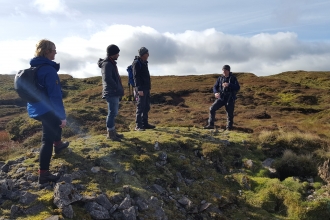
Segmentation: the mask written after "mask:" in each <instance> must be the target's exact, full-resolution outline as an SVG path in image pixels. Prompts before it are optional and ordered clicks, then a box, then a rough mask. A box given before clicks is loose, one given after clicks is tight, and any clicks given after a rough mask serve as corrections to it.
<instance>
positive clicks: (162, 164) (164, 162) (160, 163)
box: [155, 161, 167, 167]
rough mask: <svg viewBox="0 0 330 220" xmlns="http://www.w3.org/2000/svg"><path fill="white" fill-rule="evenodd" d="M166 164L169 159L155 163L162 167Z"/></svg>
mask: <svg viewBox="0 0 330 220" xmlns="http://www.w3.org/2000/svg"><path fill="white" fill-rule="evenodd" d="M165 164H167V161H157V162H156V164H155V165H156V167H162V166H164V165H165Z"/></svg>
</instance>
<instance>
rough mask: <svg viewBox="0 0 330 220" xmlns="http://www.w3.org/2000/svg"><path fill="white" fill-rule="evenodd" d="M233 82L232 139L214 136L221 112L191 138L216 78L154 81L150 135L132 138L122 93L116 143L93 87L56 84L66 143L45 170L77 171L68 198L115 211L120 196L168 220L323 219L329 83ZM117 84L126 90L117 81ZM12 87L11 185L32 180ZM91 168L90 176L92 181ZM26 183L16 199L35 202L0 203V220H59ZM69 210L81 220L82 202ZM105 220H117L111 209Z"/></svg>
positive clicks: (31, 130)
mask: <svg viewBox="0 0 330 220" xmlns="http://www.w3.org/2000/svg"><path fill="white" fill-rule="evenodd" d="M234 74H235V75H236V76H237V79H238V81H239V82H240V85H241V90H240V92H239V93H238V99H237V102H236V106H235V118H234V121H235V122H234V130H233V131H230V132H228V131H224V127H225V125H226V113H225V110H224V109H220V110H219V111H218V112H217V115H216V118H217V121H216V126H217V129H216V130H214V131H213V130H212V131H208V130H203V129H202V127H203V126H204V125H205V124H206V123H207V118H208V109H209V107H210V105H211V104H212V103H213V101H214V96H213V94H212V87H213V84H214V82H215V81H216V79H217V77H218V76H219V75H218V74H209V75H203V76H153V77H152V89H151V102H152V106H151V110H150V114H149V118H150V123H151V124H155V125H156V126H157V127H156V129H155V130H148V131H146V132H134V131H133V129H134V126H135V118H134V117H135V105H134V102H132V101H131V97H130V96H129V91H128V88H126V90H125V96H124V97H123V100H122V101H121V107H120V110H119V115H118V117H117V118H116V126H117V130H118V131H119V132H121V133H123V134H124V135H125V139H124V140H123V142H121V143H113V142H111V141H109V140H106V138H105V134H106V128H105V119H106V116H107V106H106V102H105V101H104V100H102V99H101V91H102V84H101V77H92V78H86V79H75V78H72V77H71V76H69V75H60V78H61V83H62V86H63V92H64V93H63V94H64V102H65V107H66V111H67V120H68V126H67V127H66V128H64V130H63V137H64V138H65V139H67V140H69V141H70V142H71V143H70V149H69V150H67V151H65V152H63V153H62V154H61V155H60V156H56V157H53V158H52V161H51V170H53V171H59V170H65V173H66V174H72V173H74V172H83V173H84V176H83V177H82V178H79V179H74V180H72V183H73V184H74V185H76V186H78V185H79V186H80V185H81V186H83V187H81V189H79V190H78V191H79V193H80V194H81V195H84V196H93V195H96V196H97V195H100V194H102V193H103V194H105V195H106V196H107V197H108V198H109V200H110V201H111V202H112V203H116V204H117V203H118V201H117V200H116V198H118V197H120V198H122V199H123V198H125V197H126V195H127V194H129V195H130V197H131V198H132V199H136V198H143V199H145V200H148V199H149V198H151V196H154V197H157V199H158V200H159V201H160V203H161V204H162V205H161V207H162V209H163V210H164V213H165V214H164V216H166V217H167V218H168V219H327V218H328V216H330V199H329V193H330V185H329V183H330V170H329V168H328V165H329V161H328V160H329V159H330V141H329V138H330V132H329V130H330V110H329V109H330V90H329V87H330V84H329V82H330V72H305V71H295V72H285V73H280V74H277V75H273V76H267V77H257V76H255V75H254V74H252V73H234ZM122 81H123V85H124V86H126V85H127V77H126V76H125V77H124V76H123V77H122ZM12 86H13V76H8V75H0V109H1V112H0V165H5V164H8V161H15V160H16V161H17V160H18V159H21V160H22V161H21V160H20V161H21V162H19V163H14V164H13V165H12V166H11V167H10V170H9V171H8V172H6V173H5V172H2V173H0V177H1V178H2V179H12V180H15V181H14V182H19V180H20V179H24V178H25V180H26V175H27V173H30V174H31V175H37V171H38V152H37V149H38V148H39V147H40V139H41V125H40V123H39V122H37V121H35V120H32V119H29V118H28V116H27V113H26V110H25V103H24V102H23V101H22V100H20V99H19V97H18V96H17V95H16V93H15V91H14V90H13V87H12ZM22 157H23V159H22ZM164 157H165V159H164ZM267 158H268V159H270V158H271V159H273V161H274V162H273V163H272V167H271V168H272V169H269V168H268V167H265V160H266V159H267ZM263 162H264V163H263ZM93 167H99V168H100V171H99V172H97V173H93V172H91V169H92V168H93ZM0 168H1V166H0ZM19 168H25V174H24V175H23V174H22V175H19V174H18V173H17V172H18V171H17V170H18V169H19ZM274 169H275V170H276V171H277V172H273V171H274ZM1 178H0V181H1ZM27 182H29V181H27ZM32 182H33V181H32ZM32 182H31V181H30V182H29V183H28V184H30V185H31V187H28V188H27V190H28V191H29V192H31V193H33V194H36V195H38V199H36V200H35V201H34V202H33V203H31V204H29V205H27V204H21V203H20V202H19V201H18V199H16V200H15V199H8V198H7V197H2V198H0V216H3V217H4V218H10V215H11V213H12V211H11V210H12V207H13V206H18V207H21V209H22V210H28V209H29V208H30V207H34V206H36V205H38V204H43V208H40V210H39V211H36V212H33V213H32V214H29V212H24V213H21V214H20V213H18V214H17V216H15V218H16V219H45V218H47V217H50V216H53V215H59V216H60V217H61V218H64V219H69V218H67V217H65V215H63V210H61V209H58V208H57V207H56V206H55V205H54V204H53V194H54V193H53V188H52V187H48V188H46V189H43V190H40V189H39V188H38V187H37V186H35V187H33V186H34V185H33V184H32ZM0 183H1V182H0ZM28 184H27V185H28ZM30 185H29V186H30ZM158 186H160V187H158ZM14 188H15V187H14ZM127 188H129V193H128V192H127ZM15 189H17V190H21V191H22V190H24V189H25V188H24V187H23V186H21V185H17V186H16V188H15ZM25 190H26V189H25ZM3 192H4V189H3V190H2V191H0V194H1V193H3ZM122 199H121V200H122ZM187 199H188V200H189V202H187V204H186V203H185V201H188V200H187ZM119 204H120V203H118V205H119ZM149 206H150V208H149V209H147V210H143V211H141V210H140V209H138V210H139V211H138V217H137V219H157V218H156V217H155V216H153V213H154V212H153V210H154V209H153V208H151V204H149ZM72 208H73V211H74V213H75V216H74V218H73V219H92V217H91V215H90V213H88V212H87V211H86V209H85V206H84V203H83V202H75V203H73V204H72ZM155 213H156V212H155ZM164 216H163V217H161V219H166V218H165V217H164ZM158 217H159V216H158ZM111 218H112V219H125V218H124V217H123V216H122V213H121V212H119V211H118V210H117V211H115V212H114V213H113V214H112V216H111ZM0 219H1V217H0Z"/></svg>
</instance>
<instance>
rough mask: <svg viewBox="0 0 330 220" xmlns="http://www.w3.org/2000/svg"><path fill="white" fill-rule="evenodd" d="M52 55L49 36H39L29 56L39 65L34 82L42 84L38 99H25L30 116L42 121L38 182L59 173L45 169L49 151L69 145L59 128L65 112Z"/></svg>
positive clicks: (54, 179)
mask: <svg viewBox="0 0 330 220" xmlns="http://www.w3.org/2000/svg"><path fill="white" fill-rule="evenodd" d="M55 55H56V47H55V44H54V43H53V42H51V41H49V40H40V41H39V42H38V43H37V45H36V51H35V57H34V58H33V59H31V61H30V65H31V66H32V67H37V66H41V65H42V66H41V67H40V68H39V69H38V72H37V82H38V84H39V85H40V86H41V87H42V88H43V89H42V92H41V93H40V94H39V95H38V96H39V97H37V99H38V101H37V102H33V103H29V102H28V103H27V111H28V114H29V116H30V117H31V118H34V119H36V120H38V121H40V122H41V123H42V146H41V149H40V155H39V183H40V184H43V183H47V182H56V181H57V180H58V179H59V177H60V176H57V175H53V174H51V173H50V171H49V166H50V160H51V157H52V153H53V146H54V150H55V154H59V153H60V152H61V151H62V150H63V149H65V148H67V147H68V146H69V142H62V141H61V136H62V128H63V127H65V126H66V114H65V109H64V105H63V100H62V90H61V83H60V78H59V76H58V74H57V72H58V71H59V69H60V65H59V64H58V63H55V62H54V61H53V60H54V59H55Z"/></svg>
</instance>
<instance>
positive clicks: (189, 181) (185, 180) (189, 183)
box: [184, 178, 195, 186]
mask: <svg viewBox="0 0 330 220" xmlns="http://www.w3.org/2000/svg"><path fill="white" fill-rule="evenodd" d="M184 182H185V183H186V184H187V185H188V186H190V185H191V184H193V183H194V182H195V181H194V180H191V179H187V178H185V179H184Z"/></svg>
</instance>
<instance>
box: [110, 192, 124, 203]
mask: <svg viewBox="0 0 330 220" xmlns="http://www.w3.org/2000/svg"><path fill="white" fill-rule="evenodd" d="M124 198H125V197H124V196H122V195H120V194H116V195H114V196H111V198H110V201H111V202H113V203H120V202H122V201H123V200H124Z"/></svg>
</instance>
